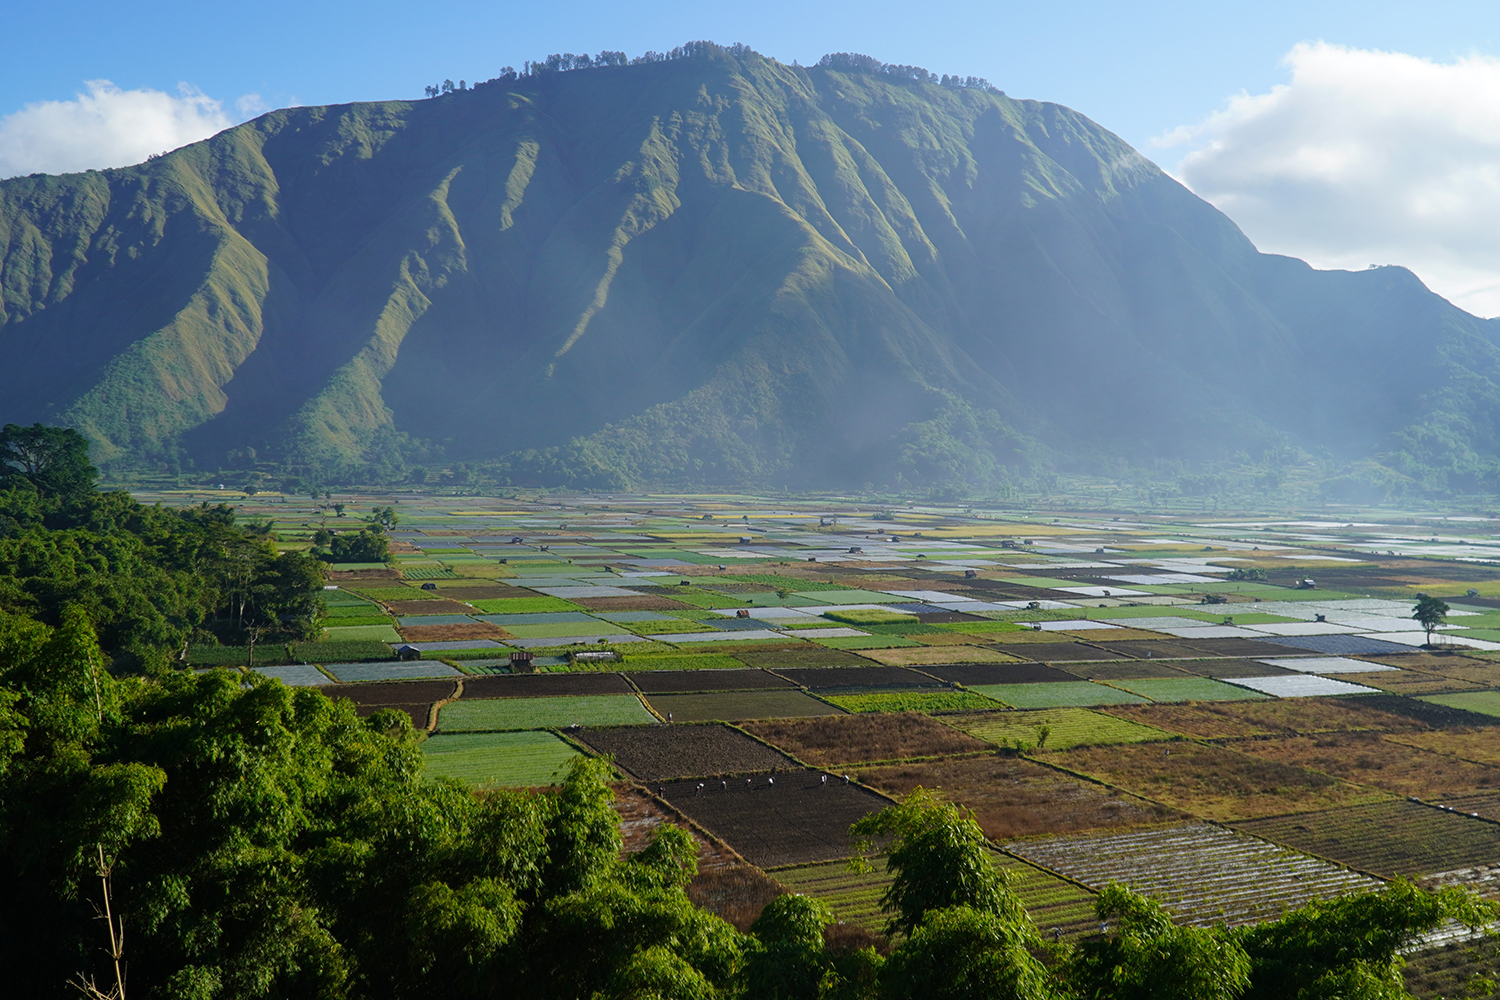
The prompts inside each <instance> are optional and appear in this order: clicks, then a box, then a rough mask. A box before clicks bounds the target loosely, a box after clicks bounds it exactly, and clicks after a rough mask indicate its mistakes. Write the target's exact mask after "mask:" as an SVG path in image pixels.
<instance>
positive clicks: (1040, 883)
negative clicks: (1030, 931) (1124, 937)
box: [769, 852, 1096, 937]
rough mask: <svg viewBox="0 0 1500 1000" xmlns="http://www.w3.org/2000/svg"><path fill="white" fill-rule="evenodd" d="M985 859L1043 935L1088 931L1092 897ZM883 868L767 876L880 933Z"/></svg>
mask: <svg viewBox="0 0 1500 1000" xmlns="http://www.w3.org/2000/svg"><path fill="white" fill-rule="evenodd" d="M990 858H991V860H992V861H993V862H994V863H995V867H997V868H999V869H1001V870H1002V871H1004V872H1007V873H1008V874H1009V876H1010V888H1011V891H1012V892H1014V893H1015V894H1016V895H1017V896H1018V897H1019V898H1020V900H1021V903H1022V905H1024V906H1025V907H1026V911H1027V912H1028V913H1030V914H1031V917H1032V919H1033V920H1035V921H1036V924H1037V926H1038V927H1039V928H1041V929H1042V930H1043V931H1046V932H1049V933H1050V932H1051V931H1053V930H1054V929H1056V930H1057V931H1058V932H1059V934H1060V936H1063V937H1073V936H1076V935H1078V934H1080V933H1083V932H1085V931H1087V930H1091V929H1092V928H1093V927H1094V925H1095V923H1096V921H1095V918H1094V895H1093V893H1091V892H1089V891H1088V890H1087V889H1084V888H1081V887H1080V886H1077V885H1074V884H1073V883H1071V882H1068V881H1065V880H1063V879H1060V878H1058V877H1057V876H1055V875H1051V874H1048V873H1047V872H1045V871H1042V870H1041V869H1039V868H1037V867H1035V866H1034V865H1029V864H1027V863H1026V862H1024V861H1020V860H1018V859H1016V858H1013V857H1010V856H1008V855H1004V854H1000V853H998V852H992V853H991V855H990ZM885 862H886V859H885V858H883V857H879V858H872V859H870V868H871V870H870V871H868V872H856V871H851V870H850V868H849V863H848V862H847V861H825V862H822V863H820V864H813V865H798V866H796V867H793V868H774V869H772V870H771V871H770V872H769V874H770V875H771V877H772V878H774V879H776V881H778V882H780V883H781V884H782V885H784V886H786V887H787V888H788V889H791V890H792V891H793V892H799V893H803V894H804V895H808V896H813V897H816V898H818V899H821V900H823V901H824V902H825V903H827V904H828V905H829V907H831V908H832V910H833V915H834V916H835V917H836V918H838V919H839V920H840V921H841V922H843V923H847V924H855V925H857V926H860V927H865V928H867V929H869V930H872V931H881V930H883V929H884V927H885V921H886V914H885V913H884V912H883V911H882V910H881V908H880V897H881V896H882V895H883V894H884V893H885V890H886V889H887V888H888V887H889V886H890V884H891V875H890V873H889V872H888V871H886V867H885Z"/></svg>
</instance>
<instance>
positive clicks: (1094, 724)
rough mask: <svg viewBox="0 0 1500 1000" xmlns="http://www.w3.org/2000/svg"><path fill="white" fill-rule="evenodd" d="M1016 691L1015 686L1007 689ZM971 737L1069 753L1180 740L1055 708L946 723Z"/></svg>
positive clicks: (1094, 715) (1096, 715)
mask: <svg viewBox="0 0 1500 1000" xmlns="http://www.w3.org/2000/svg"><path fill="white" fill-rule="evenodd" d="M1004 686H1006V687H1012V686H1014V685H1004ZM945 721H947V722H948V723H949V724H950V725H953V726H956V727H957V728H959V729H962V730H963V731H964V732H966V733H968V734H969V735H971V736H977V737H979V738H980V739H982V740H986V741H988V742H990V743H996V744H999V745H1000V746H1015V745H1016V744H1017V743H1018V742H1019V743H1021V744H1024V745H1025V746H1028V747H1037V748H1038V749H1045V750H1066V749H1068V748H1069V747H1078V746H1099V745H1103V744H1107V743H1150V742H1152V741H1153V740H1172V739H1177V736H1176V734H1174V733H1169V732H1166V731H1165V730H1162V729H1156V728H1153V727H1151V726H1143V725H1141V724H1139V723H1136V722H1128V721H1126V720H1124V719H1117V718H1115V717H1114V716H1111V715H1104V714H1103V713H1101V712H1090V711H1089V710H1088V709H1086V708H1051V709H1043V710H1041V711H1033V712H992V713H988V714H985V715H978V716H967V717H962V718H958V719H949V720H945ZM1043 726H1046V727H1047V730H1048V732H1047V741H1046V743H1045V744H1042V727H1043Z"/></svg>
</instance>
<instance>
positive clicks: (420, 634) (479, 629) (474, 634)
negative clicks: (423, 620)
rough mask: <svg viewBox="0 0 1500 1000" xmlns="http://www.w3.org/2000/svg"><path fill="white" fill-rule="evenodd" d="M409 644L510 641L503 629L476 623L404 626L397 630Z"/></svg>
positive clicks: (507, 633) (508, 634) (508, 635)
mask: <svg viewBox="0 0 1500 1000" xmlns="http://www.w3.org/2000/svg"><path fill="white" fill-rule="evenodd" d="M396 631H398V632H400V633H401V638H403V639H405V640H406V641H407V642H451V641H453V640H456V639H510V638H512V636H511V634H510V633H509V632H507V631H505V629H503V628H497V627H495V626H494V625H486V624H485V623H484V622H474V623H473V624H470V625H403V626H401V627H399V628H397V629H396Z"/></svg>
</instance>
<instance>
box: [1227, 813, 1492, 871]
mask: <svg viewBox="0 0 1500 1000" xmlns="http://www.w3.org/2000/svg"><path fill="white" fill-rule="evenodd" d="M1235 827H1236V828H1237V829H1240V830H1244V831H1245V832H1246V833H1251V834H1254V835H1255V836H1257V837H1264V838H1265V839H1267V840H1270V841H1274V842H1276V843H1278V844H1285V845H1286V846H1288V847H1293V848H1296V849H1297V850H1299V851H1307V852H1309V853H1311V854H1316V855H1319V856H1321V857H1325V858H1329V859H1330V860H1333V861H1337V862H1340V863H1341V864H1346V865H1349V866H1350V867H1351V868H1358V869H1360V870H1361V871H1367V872H1371V873H1372V874H1375V875H1379V876H1381V877H1382V878H1393V877H1395V876H1398V875H1401V876H1405V877H1407V878H1413V877H1420V876H1422V875H1431V874H1433V873H1435V872H1456V871H1458V870H1460V869H1467V868H1484V869H1486V870H1488V869H1489V867H1490V866H1492V865H1494V864H1495V860H1496V859H1497V858H1500V825H1497V824H1495V823H1490V822H1486V821H1485V820H1482V819H1474V818H1472V817H1469V816H1465V815H1462V814H1460V813H1452V812H1447V811H1445V810H1441V809H1434V808H1433V807H1431V806H1426V805H1421V804H1420V803H1416V802H1406V801H1398V802H1380V803H1376V804H1374V805H1366V806H1356V807H1354V808H1352V809H1351V808H1344V809H1330V810H1327V811H1325V812H1316V813H1299V814H1297V815H1293V816H1277V817H1272V818H1270V819H1254V820H1249V821H1247V822H1243V823H1236V824H1235ZM1476 874H1479V873H1476Z"/></svg>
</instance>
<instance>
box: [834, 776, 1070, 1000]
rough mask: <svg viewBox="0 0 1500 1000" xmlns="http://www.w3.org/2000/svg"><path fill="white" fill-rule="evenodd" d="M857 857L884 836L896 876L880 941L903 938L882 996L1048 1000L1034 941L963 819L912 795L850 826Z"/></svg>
mask: <svg viewBox="0 0 1500 1000" xmlns="http://www.w3.org/2000/svg"><path fill="white" fill-rule="evenodd" d="M850 834H851V835H852V836H853V837H854V839H855V845H856V849H857V850H859V851H860V852H861V853H863V852H866V851H868V850H870V849H871V848H872V847H873V846H874V842H875V840H876V839H877V838H884V837H890V838H891V841H890V848H889V854H888V856H887V865H888V868H889V870H890V872H891V873H892V874H893V875H894V876H895V879H894V881H892V883H891V887H890V888H889V889H888V890H886V893H885V895H884V896H883V897H882V899H881V906H882V907H883V908H884V909H885V910H886V912H888V913H889V914H890V920H889V922H888V923H887V925H886V927H887V933H889V934H891V935H892V936H893V937H894V936H895V935H896V934H898V933H899V934H905V935H907V940H906V941H905V942H904V943H903V944H902V945H901V947H899V948H897V949H896V950H895V951H894V952H892V953H891V956H890V958H889V959H887V961H886V963H885V965H884V967H883V968H882V970H881V985H882V993H883V995H885V996H887V997H889V998H892V1000H896V998H902V1000H904V998H908V997H910V998H912V1000H916V998H918V997H921V998H924V1000H931V998H939V1000H940V998H954V1000H958V998H965V997H989V998H995V1000H1050V998H1052V997H1057V996H1059V995H1060V994H1059V992H1058V989H1057V986H1056V983H1055V979H1054V977H1053V976H1052V974H1051V973H1050V972H1049V970H1048V969H1047V967H1046V966H1045V965H1044V964H1043V963H1042V962H1041V960H1040V959H1039V958H1038V957H1037V956H1038V954H1039V953H1040V952H1042V951H1043V949H1044V947H1045V946H1044V945H1043V944H1042V940H1041V936H1040V935H1039V934H1038V933H1037V930H1036V926H1035V925H1034V924H1033V923H1032V922H1031V917H1030V916H1028V915H1027V913H1026V910H1025V908H1024V907H1023V906H1022V905H1021V902H1020V900H1018V899H1017V898H1016V896H1015V894H1014V893H1012V892H1011V891H1010V888H1009V887H1008V885H1007V878H1006V875H1005V874H1004V873H1003V872H1001V871H1000V869H998V868H996V867H995V863H994V861H993V852H992V851H991V850H990V848H989V846H988V843H987V842H986V840H985V837H984V832H983V831H981V830H980V829H979V824H978V823H976V822H975V821H974V816H973V814H972V813H970V812H966V811H963V810H960V809H959V808H958V807H956V806H954V805H951V804H949V803H946V802H939V801H938V800H937V799H936V798H934V797H933V795H932V794H931V793H930V792H928V791H926V790H925V789H921V788H918V789H916V790H915V791H913V792H912V793H911V794H910V795H908V796H907V797H906V798H905V799H904V800H902V801H901V802H900V803H898V804H897V805H894V806H889V807H887V808H885V809H883V810H881V811H880V812H878V813H872V814H871V815H869V816H866V817H865V818H864V819H861V820H859V821H858V822H856V823H855V824H854V825H853V826H852V827H850Z"/></svg>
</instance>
